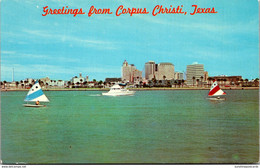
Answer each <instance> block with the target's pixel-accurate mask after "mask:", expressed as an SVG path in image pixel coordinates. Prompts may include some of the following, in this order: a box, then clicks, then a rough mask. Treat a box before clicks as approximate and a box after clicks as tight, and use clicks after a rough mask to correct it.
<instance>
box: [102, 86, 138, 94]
mask: <svg viewBox="0 0 260 168" xmlns="http://www.w3.org/2000/svg"><path fill="white" fill-rule="evenodd" d="M134 94H135V91H129V90H127V89H123V88H121V87H120V86H119V85H118V84H115V85H114V86H112V87H111V89H110V91H109V92H107V93H102V95H103V96H128V95H134Z"/></svg>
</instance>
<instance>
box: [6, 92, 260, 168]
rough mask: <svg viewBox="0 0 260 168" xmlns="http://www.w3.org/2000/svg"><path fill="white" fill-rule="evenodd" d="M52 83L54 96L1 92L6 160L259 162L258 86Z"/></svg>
mask: <svg viewBox="0 0 260 168" xmlns="http://www.w3.org/2000/svg"><path fill="white" fill-rule="evenodd" d="M226 92H227V96H226V98H227V99H226V100H225V101H210V100H208V99H206V98H207V93H208V91H206V90H158V91H137V92H136V94H135V95H134V96H119V97H106V96H102V95H101V93H102V92H101V91H45V94H46V96H47V97H48V98H49V99H50V103H48V104H47V106H46V107H43V108H29V107H23V105H22V104H23V103H24V102H23V99H24V98H25V96H26V94H27V92H23V91H20V92H18V91H17V92H16V91H15V92H2V93H1V157H2V161H3V163H7V164H11V163H19V164H21V163H25V164H90V163H97V164H99V163H119V164H122V163H137V164H138V163H255V162H258V160H259V91H258V90H227V91H226Z"/></svg>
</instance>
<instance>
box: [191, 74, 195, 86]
mask: <svg viewBox="0 0 260 168" xmlns="http://www.w3.org/2000/svg"><path fill="white" fill-rule="evenodd" d="M195 79H196V78H195V76H193V77H192V81H193V86H194V81H195Z"/></svg>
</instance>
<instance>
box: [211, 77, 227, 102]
mask: <svg viewBox="0 0 260 168" xmlns="http://www.w3.org/2000/svg"><path fill="white" fill-rule="evenodd" d="M222 95H226V93H225V92H224V91H223V90H221V89H220V87H219V86H218V83H217V81H214V82H213V84H212V85H211V88H210V91H209V94H208V96H209V98H208V99H210V100H225V98H223V97H220V96H222Z"/></svg>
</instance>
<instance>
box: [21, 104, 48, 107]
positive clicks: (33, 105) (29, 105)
mask: <svg viewBox="0 0 260 168" xmlns="http://www.w3.org/2000/svg"><path fill="white" fill-rule="evenodd" d="M23 106H24V107H35V108H37V107H46V105H42V104H39V105H36V104H23Z"/></svg>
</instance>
